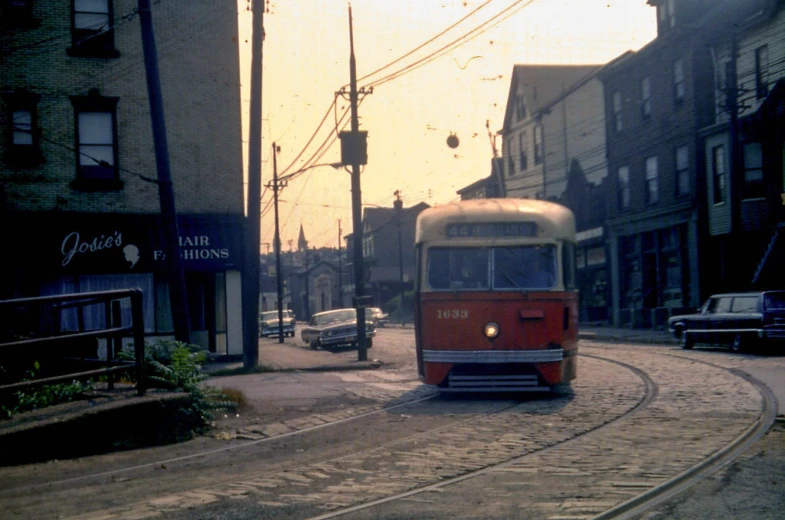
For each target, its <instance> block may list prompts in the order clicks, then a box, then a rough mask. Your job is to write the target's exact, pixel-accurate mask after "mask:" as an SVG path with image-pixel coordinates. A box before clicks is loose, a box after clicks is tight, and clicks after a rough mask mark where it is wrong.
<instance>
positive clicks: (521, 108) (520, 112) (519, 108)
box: [515, 94, 526, 121]
mask: <svg viewBox="0 0 785 520" xmlns="http://www.w3.org/2000/svg"><path fill="white" fill-rule="evenodd" d="M515 117H516V118H517V119H518V121H523V120H524V119H526V103H525V102H524V99H523V94H518V95H517V96H516V97H515Z"/></svg>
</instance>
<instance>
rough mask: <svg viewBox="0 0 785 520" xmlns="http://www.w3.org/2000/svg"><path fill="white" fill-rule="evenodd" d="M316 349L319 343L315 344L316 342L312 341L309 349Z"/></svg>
mask: <svg viewBox="0 0 785 520" xmlns="http://www.w3.org/2000/svg"><path fill="white" fill-rule="evenodd" d="M317 348H319V343H318V342H316V341H312V342H311V349H312V350H316V349H317Z"/></svg>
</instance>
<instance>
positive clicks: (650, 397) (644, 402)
mask: <svg viewBox="0 0 785 520" xmlns="http://www.w3.org/2000/svg"><path fill="white" fill-rule="evenodd" d="M580 355H581V356H584V357H589V358H594V359H597V360H600V361H605V362H608V363H614V364H616V365H619V366H621V367H624V368H626V369H628V370H630V371H631V372H633V373H634V374H636V375H637V376H638V377H639V378H640V379H641V380H642V381H643V383H644V385H645V391H644V395H643V397H642V398H641V400H640V401H639V402H638V403H637V404H636V405H635V406H634V407H633V408H631V409H630V410H628V411H627V412H625V413H624V414H622V415H620V416H618V417H616V418H614V419H611V420H609V421H607V422H605V423H603V424H601V425H599V426H597V427H595V428H593V429H591V430H589V431H587V432H584V433H582V434H580V435H577V436H575V437H573V438H571V439H567V440H565V441H562V442H558V443H556V444H552V445H551V446H548V447H546V448H543V449H540V450H536V451H533V452H531V453H527V454H526V455H523V456H520V457H516V458H514V459H510V460H507V461H504V462H502V463H499V464H494V465H491V466H486V467H485V468H482V469H479V470H476V471H472V472H470V473H466V474H464V475H461V476H459V477H455V478H451V479H447V480H444V481H441V482H438V483H435V484H429V485H426V486H422V487H419V488H416V489H412V490H409V491H406V492H404V493H399V494H397V495H392V496H389V497H384V498H380V499H377V500H373V501H370V502H366V503H363V504H358V505H355V506H350V507H346V508H343V509H339V510H336V511H331V512H330V513H326V514H323V515H318V516H314V517H310V518H308V519H307V520H329V519H332V518H337V517H339V516H343V515H346V514H349V513H354V512H356V511H361V510H363V509H368V508H371V507H375V506H378V505H381V504H385V503H389V502H394V501H396V500H401V499H405V498H409V497H411V496H414V495H419V494H422V493H428V492H431V491H433V490H436V489H439V488H443V487H447V486H451V485H454V484H457V483H459V482H463V481H465V480H470V479H473V478H477V477H480V476H483V475H486V474H488V473H490V472H491V471H495V470H498V469H503V468H505V467H509V466H512V465H514V464H518V463H520V462H521V461H523V460H525V459H527V458H530V457H532V456H535V455H541V454H543V453H547V452H549V451H551V450H554V449H556V448H562V447H564V446H567V445H569V444H573V443H575V442H577V441H578V440H582V439H583V438H585V437H586V436H587V435H592V434H596V433H597V432H599V431H602V430H604V429H606V428H608V427H610V426H611V425H613V424H614V423H616V422H618V421H620V420H622V419H624V418H626V417H629V416H631V415H634V414H636V413H638V412H640V411H641V410H643V409H645V408H646V407H647V406H649V404H651V403H652V402H653V401H654V399H655V398H656V397H657V395H658V387H657V384H656V383H655V382H654V381H653V380H652V379H651V378H650V377H649V376H648V375H647V374H646V373H645V372H644V371H642V370H640V369H639V368H637V367H634V366H632V365H630V364H627V363H624V362H621V361H617V360H615V359H609V358H604V357H602V356H596V355H592V354H583V353H581V354H580Z"/></svg>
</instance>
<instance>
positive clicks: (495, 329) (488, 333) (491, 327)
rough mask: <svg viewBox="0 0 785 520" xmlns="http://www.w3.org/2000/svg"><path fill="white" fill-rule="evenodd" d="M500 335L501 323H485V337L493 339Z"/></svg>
mask: <svg viewBox="0 0 785 520" xmlns="http://www.w3.org/2000/svg"><path fill="white" fill-rule="evenodd" d="M498 335H499V325H498V324H497V323H494V322H490V323H487V324H486V325H485V337H486V338H488V339H493V338H495V337H496V336H498Z"/></svg>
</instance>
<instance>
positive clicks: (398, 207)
mask: <svg viewBox="0 0 785 520" xmlns="http://www.w3.org/2000/svg"><path fill="white" fill-rule="evenodd" d="M394 195H395V201H394V202H393V207H394V208H395V216H396V218H397V220H398V290H399V293H400V300H399V302H398V317H399V318H400V319H401V325H403V324H404V322H405V321H406V320H405V319H404V315H403V292H404V290H403V289H404V286H403V239H402V238H401V219H402V217H403V201H402V200H401V190H395V193H394Z"/></svg>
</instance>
